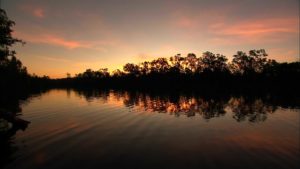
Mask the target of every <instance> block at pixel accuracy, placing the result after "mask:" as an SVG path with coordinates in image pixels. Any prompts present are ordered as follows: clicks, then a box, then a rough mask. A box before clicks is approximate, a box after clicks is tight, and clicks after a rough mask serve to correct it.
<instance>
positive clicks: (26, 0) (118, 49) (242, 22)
mask: <svg viewBox="0 0 300 169" xmlns="http://www.w3.org/2000/svg"><path fill="white" fill-rule="evenodd" d="M1 5H2V8H3V9H5V10H6V11H7V14H8V16H9V18H10V19H12V20H14V21H15V22H16V25H15V27H14V28H13V29H14V33H13V35H14V36H15V37H17V38H20V39H22V40H24V41H25V42H26V44H25V45H24V46H22V45H17V46H16V47H15V50H16V51H17V56H18V58H19V59H20V60H21V61H22V62H23V64H24V65H25V66H26V67H27V69H28V71H29V73H35V74H37V75H48V76H50V77H51V78H61V77H66V73H71V75H73V76H74V75H75V74H77V73H80V72H83V71H85V70H86V69H88V68H91V69H94V70H98V69H100V68H109V70H110V71H112V70H114V69H122V66H123V65H124V64H126V63H139V62H142V61H145V60H152V59H154V58H158V57H170V56H174V55H175V54H178V53H181V54H182V55H183V56H185V55H186V54H187V53H195V54H196V55H197V56H201V55H202V53H203V52H205V51H211V52H213V53H221V54H224V55H226V56H227V57H228V58H229V59H231V56H232V55H234V54H235V53H236V52H237V51H245V52H247V51H249V50H251V49H261V48H263V49H265V50H266V51H267V53H268V54H269V58H270V59H275V60H277V61H279V62H292V61H299V0H222V1H219V0H2V4H1Z"/></svg>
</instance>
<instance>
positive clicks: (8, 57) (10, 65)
mask: <svg viewBox="0 0 300 169" xmlns="http://www.w3.org/2000/svg"><path fill="white" fill-rule="evenodd" d="M14 25H15V22H13V21H11V20H10V19H9V18H8V17H7V15H6V12H5V11H4V10H3V9H0V77H1V78H0V87H1V89H3V88H6V87H14V86H16V85H17V84H18V83H23V85H26V84H25V83H26V82H25V81H26V78H27V76H28V74H27V69H26V67H24V66H23V65H22V62H21V61H20V60H18V59H17V58H16V52H15V51H14V50H12V49H11V47H12V46H13V45H14V44H16V43H22V44H24V42H23V41H22V40H20V39H17V38H14V37H13V36H12V32H13V30H12V27H13V26H14Z"/></svg>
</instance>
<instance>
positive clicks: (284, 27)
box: [210, 18, 299, 37]
mask: <svg viewBox="0 0 300 169" xmlns="http://www.w3.org/2000/svg"><path fill="white" fill-rule="evenodd" d="M298 24H299V21H298V20H297V19H294V18H291V19H289V18H288V19H261V20H248V21H242V22H236V23H233V24H224V23H218V24H213V25H211V26H210V29H211V31H212V32H213V33H215V34H217V35H235V36H243V37H251V36H255V35H260V36H261V35H262V36H264V35H270V34H274V33H299V30H298V28H297V25H298Z"/></svg>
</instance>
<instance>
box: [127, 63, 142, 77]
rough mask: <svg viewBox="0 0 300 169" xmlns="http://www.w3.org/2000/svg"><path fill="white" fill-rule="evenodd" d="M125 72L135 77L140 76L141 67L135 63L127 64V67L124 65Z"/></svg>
mask: <svg viewBox="0 0 300 169" xmlns="http://www.w3.org/2000/svg"><path fill="white" fill-rule="evenodd" d="M123 70H124V71H125V72H127V73H129V74H130V75H134V76H138V75H139V74H140V68H139V66H138V65H136V64H133V63H127V64H126V65H124V66H123Z"/></svg>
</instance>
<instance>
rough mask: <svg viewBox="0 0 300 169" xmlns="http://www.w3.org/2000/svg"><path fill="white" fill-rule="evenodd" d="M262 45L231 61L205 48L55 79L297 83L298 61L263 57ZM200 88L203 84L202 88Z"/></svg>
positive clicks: (65, 82) (132, 83)
mask: <svg viewBox="0 0 300 169" xmlns="http://www.w3.org/2000/svg"><path fill="white" fill-rule="evenodd" d="M267 56H268V55H267V53H266V52H265V50H264V49H259V50H251V51H249V52H248V53H245V52H242V51H238V52H237V53H236V54H235V55H234V56H233V57H232V60H231V61H228V58H227V57H226V56H224V55H221V54H214V53H212V52H205V53H203V55H202V56H201V57H197V56H196V55H195V54H193V53H190V54H188V55H187V56H186V57H183V56H181V55H180V54H177V55H175V56H173V57H170V58H158V59H154V60H152V61H145V62H142V63H139V64H134V63H127V64H125V65H124V66H123V70H119V69H117V70H115V71H113V72H112V73H110V72H109V71H108V69H107V68H102V69H99V70H98V71H94V70H92V69H87V70H86V71H85V72H83V73H79V74H76V75H75V76H74V77H70V75H68V77H67V78H64V79H58V80H56V81H55V83H56V85H58V86H77V87H78V86H79V87H80V86H81V87H82V86H86V85H88V86H90V85H96V86H102V87H114V88H173V89H188V88H193V89H195V88H199V89H201V87H207V88H221V89H222V88H224V87H225V88H227V89H228V90H229V89H231V90H238V89H241V88H243V89H251V88H255V89H258V88H261V89H265V88H272V87H276V88H278V87H289V89H291V88H294V87H296V86H297V85H299V80H300V62H293V63H278V62H276V61H275V60H270V59H267ZM202 89H203V88H202ZM222 90H223V89H222Z"/></svg>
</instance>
